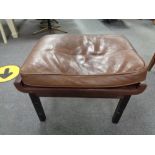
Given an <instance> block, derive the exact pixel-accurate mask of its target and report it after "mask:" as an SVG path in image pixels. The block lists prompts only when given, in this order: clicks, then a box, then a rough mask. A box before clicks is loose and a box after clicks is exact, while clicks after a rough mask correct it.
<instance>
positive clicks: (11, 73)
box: [0, 65, 20, 82]
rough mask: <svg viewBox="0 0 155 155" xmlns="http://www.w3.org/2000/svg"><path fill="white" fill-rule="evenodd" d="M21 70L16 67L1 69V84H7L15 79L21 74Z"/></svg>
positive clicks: (9, 66)
mask: <svg viewBox="0 0 155 155" xmlns="http://www.w3.org/2000/svg"><path fill="white" fill-rule="evenodd" d="M19 70H20V68H19V67H18V66H15V65H8V66H2V67H0V82H7V81H10V80H12V79H14V78H15V77H16V76H18V74H19Z"/></svg>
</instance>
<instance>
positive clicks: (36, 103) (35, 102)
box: [29, 93, 46, 121]
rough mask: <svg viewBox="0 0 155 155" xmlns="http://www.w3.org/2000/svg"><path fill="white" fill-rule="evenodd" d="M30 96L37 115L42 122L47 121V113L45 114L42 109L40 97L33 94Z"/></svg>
mask: <svg viewBox="0 0 155 155" xmlns="http://www.w3.org/2000/svg"><path fill="white" fill-rule="evenodd" d="M29 96H30V99H31V101H32V103H33V106H34V108H35V110H36V112H37V115H38V117H39V119H40V121H45V120H46V116H45V113H44V109H43V107H42V104H41V102H40V99H39V97H38V96H36V95H35V94H31V93H29Z"/></svg>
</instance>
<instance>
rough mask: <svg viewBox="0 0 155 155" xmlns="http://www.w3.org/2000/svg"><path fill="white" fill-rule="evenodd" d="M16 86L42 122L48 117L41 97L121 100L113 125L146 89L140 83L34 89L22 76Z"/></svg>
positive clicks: (17, 80) (113, 118)
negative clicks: (24, 81)
mask: <svg viewBox="0 0 155 155" xmlns="http://www.w3.org/2000/svg"><path fill="white" fill-rule="evenodd" d="M14 85H15V87H16V88H17V89H18V90H19V91H21V92H24V93H28V94H29V96H30V98H31V101H32V103H33V106H34V108H35V110H36V113H37V115H38V117H39V119H40V121H45V120H46V116H45V113H44V110H43V107H42V105H41V102H40V99H39V97H87V98H120V100H119V103H118V105H117V108H116V110H115V112H114V115H113V117H112V122H113V123H118V122H119V120H120V118H121V116H122V114H123V111H124V109H125V107H126V105H127V103H128V101H129V99H130V97H131V95H137V94H140V93H142V92H143V91H144V90H145V88H146V84H140V83H138V84H134V85H130V86H124V87H117V88H47V87H32V86H27V85H24V83H23V82H22V78H21V76H20V75H19V76H18V77H17V78H16V80H15V82H14Z"/></svg>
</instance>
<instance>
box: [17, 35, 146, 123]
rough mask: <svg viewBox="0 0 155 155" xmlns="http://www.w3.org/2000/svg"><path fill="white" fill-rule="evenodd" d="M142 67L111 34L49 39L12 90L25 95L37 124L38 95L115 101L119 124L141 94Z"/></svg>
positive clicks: (42, 41)
mask: <svg viewBox="0 0 155 155" xmlns="http://www.w3.org/2000/svg"><path fill="white" fill-rule="evenodd" d="M146 73H147V69H146V65H145V62H144V61H143V60H142V58H141V57H140V56H139V55H138V54H137V52H136V50H135V49H134V48H133V47H132V45H131V44H130V42H129V41H128V40H127V39H125V38H124V37H122V36H115V35H69V34H63V35H47V36H44V37H43V38H41V39H40V40H39V41H38V43H37V44H36V45H35V46H34V48H33V49H32V51H31V53H30V54H29V56H28V58H27V59H26V61H25V62H24V64H23V65H22V67H21V70H20V75H19V76H18V77H17V78H16V80H15V83H14V84H15V87H16V88H17V89H18V90H19V91H21V92H24V93H28V94H29V96H30V98H31V100H32V103H33V105H34V108H35V110H36V112H37V115H38V117H39V119H40V121H45V120H46V116H45V113H44V110H43V107H42V105H41V102H40V99H39V97H89V98H119V99H120V100H119V103H118V105H117V108H116V110H115V112H114V115H113V117H112V122H113V123H118V121H119V120H120V118H121V115H122V113H123V111H124V109H125V107H126V105H127V103H128V101H129V99H130V97H131V95H137V94H140V93H142V92H143V91H144V90H145V88H146V84H144V83H143V81H144V80H145V78H146Z"/></svg>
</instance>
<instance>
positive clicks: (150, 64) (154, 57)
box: [147, 53, 155, 71]
mask: <svg viewBox="0 0 155 155" xmlns="http://www.w3.org/2000/svg"><path fill="white" fill-rule="evenodd" d="M154 64H155V53H154V55H153V57H152V59H151V61H150V63H149V65H148V67H147V70H148V71H150V70H151V69H152V67H153V66H154Z"/></svg>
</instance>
